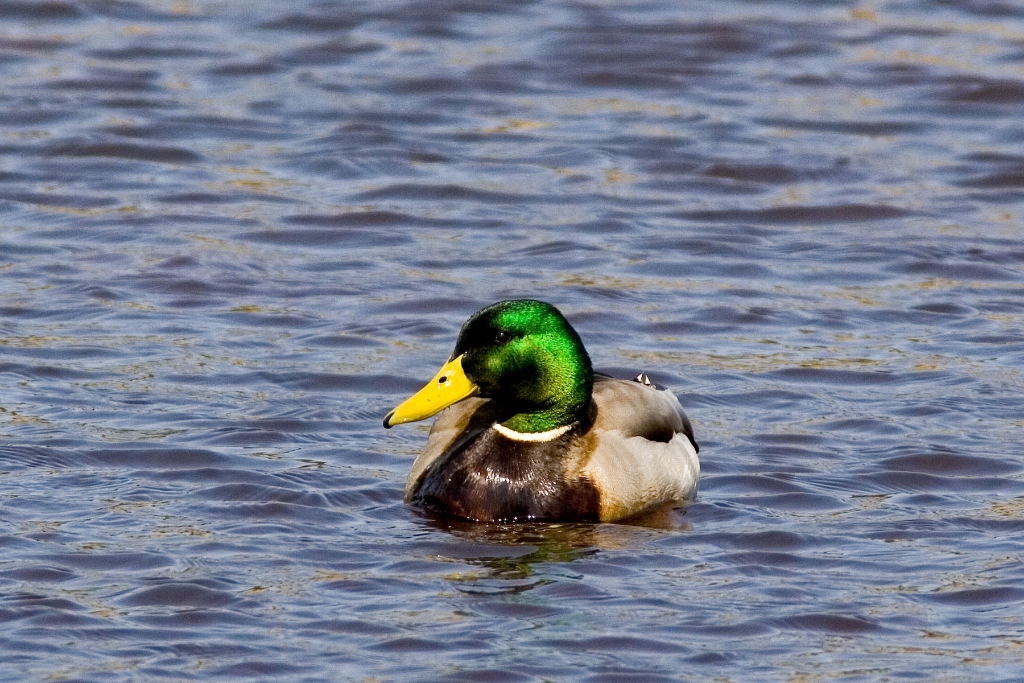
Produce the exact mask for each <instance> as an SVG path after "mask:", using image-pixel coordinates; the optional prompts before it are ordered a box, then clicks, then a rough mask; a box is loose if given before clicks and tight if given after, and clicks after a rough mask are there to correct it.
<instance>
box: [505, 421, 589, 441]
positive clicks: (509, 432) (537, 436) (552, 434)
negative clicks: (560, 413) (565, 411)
mask: <svg viewBox="0 0 1024 683" xmlns="http://www.w3.org/2000/svg"><path fill="white" fill-rule="evenodd" d="M575 425H576V423H575V422H573V423H572V424H568V425H562V426H561V427H555V428H554V429H549V430H548V431H546V432H517V431H516V430H514V429H509V428H508V427H506V426H504V425H502V424H499V423H497V422H495V423H494V425H493V427H494V429H495V430H496V431H497V432H498V433H499V434H501V435H502V436H504V437H505V438H507V439H512V440H513V441H533V442H543V441H554V440H555V439H557V438H558V437H560V436H561V435H562V434H565V433H566V432H567V431H569V430H570V429H572V428H573V427H574V426H575Z"/></svg>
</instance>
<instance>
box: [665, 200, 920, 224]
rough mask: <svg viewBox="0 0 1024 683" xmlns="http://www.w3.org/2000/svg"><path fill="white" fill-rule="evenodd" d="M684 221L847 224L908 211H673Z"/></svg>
mask: <svg viewBox="0 0 1024 683" xmlns="http://www.w3.org/2000/svg"><path fill="white" fill-rule="evenodd" d="M672 215H674V216H677V217H679V218H685V219H687V220H693V221H702V222H711V223H737V222H740V223H742V222H747V223H766V224H787V223H849V222H866V221H881V220H886V219H892V218H902V217H905V216H909V215H911V212H909V211H907V210H905V209H900V208H898V207H895V206H888V205H884V204H878V205H871V204H840V205H836V206H779V207H772V208H768V209H726V210H718V211H683V212H679V213H675V214H672Z"/></svg>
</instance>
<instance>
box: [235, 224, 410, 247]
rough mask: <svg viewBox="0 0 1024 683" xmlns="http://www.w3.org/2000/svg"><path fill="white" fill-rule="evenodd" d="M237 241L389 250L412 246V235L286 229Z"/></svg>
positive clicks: (256, 233)
mask: <svg viewBox="0 0 1024 683" xmlns="http://www.w3.org/2000/svg"><path fill="white" fill-rule="evenodd" d="M235 237H236V239H240V240H246V241H250V242H257V243H263V244H270V245H277V246H284V247H381V248H383V247H386V246H392V247H393V246H397V245H402V244H409V243H410V242H411V241H412V240H411V238H410V237H409V236H408V235H404V234H398V235H396V234H394V233H387V234H385V233H381V232H377V231H371V230H357V229H352V228H346V229H338V228H331V229H327V228H324V229H318V230H310V229H295V228H290V229H285V230H256V231H252V232H245V233H240V234H238V235H236V236H235Z"/></svg>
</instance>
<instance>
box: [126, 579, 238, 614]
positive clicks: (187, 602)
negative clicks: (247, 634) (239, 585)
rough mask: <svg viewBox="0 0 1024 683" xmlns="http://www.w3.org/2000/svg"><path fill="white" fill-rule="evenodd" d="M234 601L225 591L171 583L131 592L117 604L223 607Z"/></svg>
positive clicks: (186, 583)
mask: <svg viewBox="0 0 1024 683" xmlns="http://www.w3.org/2000/svg"><path fill="white" fill-rule="evenodd" d="M234 601H235V597H234V596H233V595H232V594H231V593H228V592H227V591H223V590H217V589H215V588H211V587H209V586H204V585H202V584H200V583H188V582H171V583H166V584H163V585H160V586H154V587H152V588H142V589H140V590H136V591H132V592H131V593H129V594H128V595H126V596H124V597H122V598H120V599H119V600H118V602H119V603H120V604H122V605H125V606H127V607H197V608H212V607H223V606H225V605H228V604H231V603H232V602H234Z"/></svg>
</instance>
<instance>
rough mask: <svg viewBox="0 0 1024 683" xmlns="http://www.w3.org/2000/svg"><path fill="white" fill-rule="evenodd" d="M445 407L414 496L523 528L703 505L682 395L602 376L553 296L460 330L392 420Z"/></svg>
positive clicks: (427, 504)
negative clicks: (694, 502) (697, 501)
mask: <svg viewBox="0 0 1024 683" xmlns="http://www.w3.org/2000/svg"><path fill="white" fill-rule="evenodd" d="M438 413H440V415H439V416H438V418H437V419H436V420H435V421H434V425H433V427H432V428H431V430H430V435H429V436H428V437H427V445H426V447H425V448H424V449H423V452H422V453H421V454H420V456H419V457H418V458H417V459H416V461H415V462H414V463H413V466H412V471H411V472H410V473H409V478H408V480H407V481H406V485H405V501H406V502H407V503H411V504H413V505H415V506H418V507H422V508H425V509H427V510H430V511H433V512H436V513H440V514H443V515H452V516H456V517H461V518H464V519H469V520H474V521H479V522H493V523H512V522H526V521H538V520H548V521H556V520H562V521H569V520H576V521H601V522H611V521H615V520H620V519H625V518H627V517H632V516H634V515H638V514H640V513H644V512H647V511H650V510H653V509H655V508H659V507H664V506H667V505H669V504H673V503H681V502H682V501H685V500H690V499H692V498H693V497H694V496H695V495H696V493H697V482H698V478H699V475H700V464H699V463H698V461H697V451H698V446H697V442H696V441H695V440H694V437H693V429H692V427H691V426H690V421H689V420H688V419H687V418H686V415H685V414H684V413H683V409H682V407H681V406H680V405H679V400H678V399H677V398H676V397H675V396H674V395H673V394H672V393H671V392H670V391H668V390H664V389H659V388H657V387H656V386H654V385H652V384H651V383H650V379H648V378H647V376H646V375H645V374H643V373H641V374H640V376H638V377H637V378H636V379H635V380H621V379H612V378H611V377H608V376H605V375H601V374H595V373H594V371H593V369H592V367H591V364H590V356H588V355H587V351H586V349H584V348H583V342H582V341H581V340H580V336H579V334H577V333H576V330H574V329H573V328H572V326H571V325H570V324H569V322H568V321H567V320H566V319H565V317H564V316H563V315H562V314H561V313H560V312H559V310H558V309H557V308H555V307H554V306H552V305H551V304H547V303H544V302H542V301H533V300H515V301H502V302H499V303H496V304H494V305H493V306H488V307H487V308H484V309H483V310H481V311H478V312H477V313H476V314H474V315H473V316H472V317H471V318H470V319H469V320H468V321H466V323H465V324H464V325H463V326H462V330H461V331H460V332H459V338H458V341H457V342H456V344H455V351H454V352H453V353H452V355H451V358H450V359H449V360H448V362H447V363H445V364H444V366H443V367H442V368H441V369H440V371H438V373H437V374H436V375H435V376H434V378H433V379H432V380H430V382H428V383H427V385H426V386H425V387H423V388H422V389H421V390H420V391H419V392H417V393H416V394H415V395H413V396H412V397H411V398H409V399H408V400H406V401H405V402H404V403H402V404H401V405H399V406H398V407H397V408H395V409H394V410H392V411H391V412H389V413H388V414H387V415H386V416H385V417H384V427H386V428H390V427H393V426H394V425H397V424H402V423H405V422H415V421H417V420H424V419H426V418H428V417H431V416H433V415H436V414H438Z"/></svg>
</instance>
